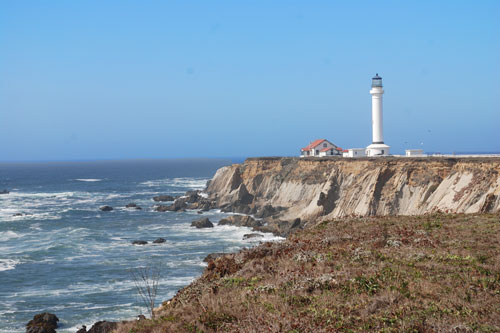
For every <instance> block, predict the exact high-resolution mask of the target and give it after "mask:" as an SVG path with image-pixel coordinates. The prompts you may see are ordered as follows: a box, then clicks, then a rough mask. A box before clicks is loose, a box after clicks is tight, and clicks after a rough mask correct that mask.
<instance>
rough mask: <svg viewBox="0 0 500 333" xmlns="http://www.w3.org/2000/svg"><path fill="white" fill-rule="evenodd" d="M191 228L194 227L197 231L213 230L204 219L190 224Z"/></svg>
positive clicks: (209, 222) (211, 224) (209, 223)
mask: <svg viewBox="0 0 500 333" xmlns="http://www.w3.org/2000/svg"><path fill="white" fill-rule="evenodd" d="M191 226H192V227H196V228H197V229H202V228H213V227H214V224H213V223H212V222H211V221H210V220H209V219H208V218H206V217H205V218H202V219H199V220H196V221H193V222H191Z"/></svg>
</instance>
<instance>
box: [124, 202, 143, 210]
mask: <svg viewBox="0 0 500 333" xmlns="http://www.w3.org/2000/svg"><path fill="white" fill-rule="evenodd" d="M125 208H135V209H142V208H141V207H139V206H137V204H135V203H133V202H131V203H129V204H127V205H126V206H125Z"/></svg>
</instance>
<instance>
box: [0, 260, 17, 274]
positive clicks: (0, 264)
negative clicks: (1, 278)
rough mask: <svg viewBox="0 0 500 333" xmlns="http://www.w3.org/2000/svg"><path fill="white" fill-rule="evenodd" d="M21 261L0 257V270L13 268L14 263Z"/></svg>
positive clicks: (14, 266)
mask: <svg viewBox="0 0 500 333" xmlns="http://www.w3.org/2000/svg"><path fill="white" fill-rule="evenodd" d="M19 263H21V262H20V261H19V260H14V259H0V272H3V271H8V270H11V269H15V268H16V265H17V264H19Z"/></svg>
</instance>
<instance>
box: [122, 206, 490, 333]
mask: <svg viewBox="0 0 500 333" xmlns="http://www.w3.org/2000/svg"><path fill="white" fill-rule="evenodd" d="M118 331H119V332H215V331H217V332H226V331H228V332H332V331H333V332H336V331H340V332H373V331H379V332H475V331H477V332H499V331H500V217H499V215H443V214H437V215H425V216H414V217H395V216H392V217H370V218H352V219H341V220H334V221H328V222H321V223H318V224H316V225H313V226H309V227H308V228H307V229H306V230H303V231H299V232H297V233H295V234H293V235H291V236H290V237H289V238H288V239H287V240H286V241H284V242H282V243H265V244H262V245H260V246H258V247H256V248H253V249H249V250H244V251H242V252H240V253H236V254H229V255H226V256H225V257H222V258H219V259H217V260H216V261H212V262H210V263H209V265H208V267H207V269H206V270H205V272H204V273H203V276H202V277H200V278H199V279H198V280H196V281H195V282H193V283H192V284H191V285H190V286H188V287H186V288H184V289H182V290H181V291H179V293H178V294H177V295H176V296H175V297H174V298H173V299H172V300H170V301H167V302H164V303H163V305H162V307H161V309H160V310H158V311H157V316H156V319H155V320H141V321H137V322H130V323H127V324H123V325H122V326H121V327H120V328H119V330H118Z"/></svg>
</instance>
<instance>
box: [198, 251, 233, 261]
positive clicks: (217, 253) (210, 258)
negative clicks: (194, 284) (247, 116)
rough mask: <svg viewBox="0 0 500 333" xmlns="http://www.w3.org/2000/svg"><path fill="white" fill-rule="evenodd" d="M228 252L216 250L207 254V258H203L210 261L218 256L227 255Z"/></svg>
mask: <svg viewBox="0 0 500 333" xmlns="http://www.w3.org/2000/svg"><path fill="white" fill-rule="evenodd" d="M226 254H227V253H223V252H214V253H210V254H209V255H207V256H206V257H205V258H203V262H210V261H212V260H215V259H217V258H220V257H223V256H225V255H226Z"/></svg>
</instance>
